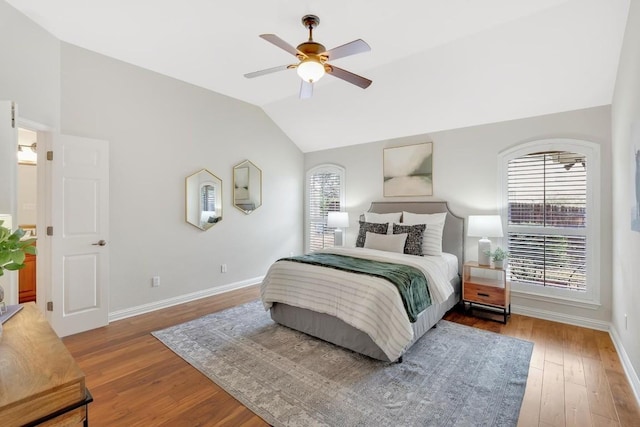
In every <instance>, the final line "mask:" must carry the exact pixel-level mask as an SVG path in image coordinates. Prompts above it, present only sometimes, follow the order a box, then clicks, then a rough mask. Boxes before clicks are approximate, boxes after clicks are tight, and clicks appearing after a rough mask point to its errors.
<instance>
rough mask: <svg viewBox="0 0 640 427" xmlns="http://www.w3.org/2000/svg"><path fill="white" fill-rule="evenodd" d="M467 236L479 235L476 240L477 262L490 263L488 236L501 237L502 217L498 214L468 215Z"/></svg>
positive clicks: (480, 263) (489, 241) (481, 263)
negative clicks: (478, 238)
mask: <svg viewBox="0 0 640 427" xmlns="http://www.w3.org/2000/svg"><path fill="white" fill-rule="evenodd" d="M467 236H469V237H480V240H479V241H478V264H479V265H491V256H490V252H491V240H489V237H502V236H503V234H502V219H501V218H500V215H469V231H468V232H467Z"/></svg>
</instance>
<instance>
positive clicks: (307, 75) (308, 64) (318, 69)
mask: <svg viewBox="0 0 640 427" xmlns="http://www.w3.org/2000/svg"><path fill="white" fill-rule="evenodd" d="M298 75H299V76H300V78H301V79H302V80H304V81H307V82H309V83H315V82H317V81H318V80H320V79H321V78H322V76H324V65H322V64H321V63H319V62H318V61H315V60H313V59H311V58H309V59H307V60H306V61H304V62H302V63H301V64H300V65H298Z"/></svg>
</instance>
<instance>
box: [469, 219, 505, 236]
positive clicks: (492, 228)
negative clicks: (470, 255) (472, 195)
mask: <svg viewBox="0 0 640 427" xmlns="http://www.w3.org/2000/svg"><path fill="white" fill-rule="evenodd" d="M467 236H470V237H502V219H500V215H469V231H467Z"/></svg>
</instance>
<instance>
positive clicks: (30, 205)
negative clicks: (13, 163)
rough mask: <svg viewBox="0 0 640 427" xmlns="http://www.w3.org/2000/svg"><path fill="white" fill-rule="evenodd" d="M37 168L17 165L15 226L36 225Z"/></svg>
mask: <svg viewBox="0 0 640 427" xmlns="http://www.w3.org/2000/svg"><path fill="white" fill-rule="evenodd" d="M37 171H38V169H37V166H35V165H18V215H17V217H16V225H23V224H24V225H33V224H35V223H36V220H37V218H36V208H37V198H36V196H37V194H38V193H37V191H38V184H37Z"/></svg>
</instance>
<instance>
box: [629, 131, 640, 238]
mask: <svg viewBox="0 0 640 427" xmlns="http://www.w3.org/2000/svg"><path fill="white" fill-rule="evenodd" d="M630 196H631V197H630V198H631V230H632V231H638V232H640V122H634V123H633V124H632V125H631V194H630Z"/></svg>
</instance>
